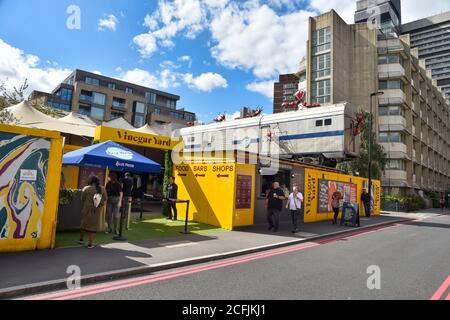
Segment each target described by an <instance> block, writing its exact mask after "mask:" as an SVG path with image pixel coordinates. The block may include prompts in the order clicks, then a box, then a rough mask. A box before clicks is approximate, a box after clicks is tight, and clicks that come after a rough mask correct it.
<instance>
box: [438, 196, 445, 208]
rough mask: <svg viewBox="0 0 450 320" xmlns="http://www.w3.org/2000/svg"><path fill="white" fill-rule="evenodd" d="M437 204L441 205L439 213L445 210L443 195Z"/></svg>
mask: <svg viewBox="0 0 450 320" xmlns="http://www.w3.org/2000/svg"><path fill="white" fill-rule="evenodd" d="M439 204H440V205H441V211H442V212H443V211H444V209H445V197H444V195H441V198H440V199H439Z"/></svg>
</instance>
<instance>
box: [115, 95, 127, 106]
mask: <svg viewBox="0 0 450 320" xmlns="http://www.w3.org/2000/svg"><path fill="white" fill-rule="evenodd" d="M112 105H113V107H115V108H123V109H126V108H127V104H126V101H125V99H121V98H116V97H113V100H112Z"/></svg>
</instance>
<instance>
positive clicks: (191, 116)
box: [184, 113, 195, 122]
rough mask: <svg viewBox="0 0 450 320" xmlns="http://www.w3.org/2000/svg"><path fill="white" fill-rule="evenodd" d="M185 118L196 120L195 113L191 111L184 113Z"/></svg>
mask: <svg viewBox="0 0 450 320" xmlns="http://www.w3.org/2000/svg"><path fill="white" fill-rule="evenodd" d="M184 119H185V120H186V121H189V122H191V121H194V120H195V116H194V115H193V114H190V113H185V114H184Z"/></svg>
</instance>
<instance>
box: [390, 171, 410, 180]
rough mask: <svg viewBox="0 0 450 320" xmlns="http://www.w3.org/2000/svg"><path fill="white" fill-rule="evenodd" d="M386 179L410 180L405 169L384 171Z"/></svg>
mask: <svg viewBox="0 0 450 320" xmlns="http://www.w3.org/2000/svg"><path fill="white" fill-rule="evenodd" d="M384 178H385V179H390V180H404V181H406V180H408V174H407V173H406V171H403V170H386V171H385V173H384Z"/></svg>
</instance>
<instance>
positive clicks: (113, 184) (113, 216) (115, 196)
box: [106, 172, 123, 234]
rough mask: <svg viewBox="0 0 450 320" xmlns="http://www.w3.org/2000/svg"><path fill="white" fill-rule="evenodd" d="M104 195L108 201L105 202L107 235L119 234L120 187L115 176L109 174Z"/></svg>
mask: <svg viewBox="0 0 450 320" xmlns="http://www.w3.org/2000/svg"><path fill="white" fill-rule="evenodd" d="M106 194H107V196H108V201H107V202H106V222H107V223H108V231H107V233H113V232H114V233H115V234H119V223H118V222H119V221H120V220H119V219H120V217H121V215H120V208H121V207H122V198H123V192H122V185H121V184H120V182H119V180H117V174H115V173H114V172H111V173H110V174H109V181H108V183H107V184H106Z"/></svg>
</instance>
